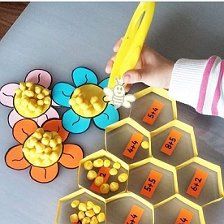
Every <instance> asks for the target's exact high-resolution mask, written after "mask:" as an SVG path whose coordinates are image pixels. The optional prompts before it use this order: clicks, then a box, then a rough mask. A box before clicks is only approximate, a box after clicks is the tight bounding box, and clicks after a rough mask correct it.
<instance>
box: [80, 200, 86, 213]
mask: <svg viewBox="0 0 224 224" xmlns="http://www.w3.org/2000/svg"><path fill="white" fill-rule="evenodd" d="M79 210H80V211H83V212H86V211H87V208H86V204H85V203H82V202H81V203H79Z"/></svg>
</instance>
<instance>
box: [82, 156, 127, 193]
mask: <svg viewBox="0 0 224 224" xmlns="http://www.w3.org/2000/svg"><path fill="white" fill-rule="evenodd" d="M112 163H113V164H112ZM83 166H84V169H85V170H87V171H88V172H87V179H88V180H90V181H94V184H95V185H96V186H97V187H99V189H100V193H101V194H108V193H109V192H110V191H111V192H116V191H118V190H119V183H118V182H120V183H124V182H126V181H127V179H128V174H127V173H121V174H119V175H118V171H119V169H120V168H121V164H120V163H118V162H112V161H110V160H109V159H101V158H99V159H96V160H94V161H90V160H88V161H86V162H85V163H84V165H83ZM101 167H107V168H110V170H109V174H110V175H111V176H116V175H118V182H115V181H113V182H111V183H104V178H103V177H102V176H98V174H97V172H96V171H95V170H94V168H101Z"/></svg>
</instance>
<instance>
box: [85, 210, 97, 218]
mask: <svg viewBox="0 0 224 224" xmlns="http://www.w3.org/2000/svg"><path fill="white" fill-rule="evenodd" d="M85 214H86V216H88V217H90V218H92V217H93V216H94V215H95V212H94V211H93V210H92V209H91V210H88V211H86V213H85Z"/></svg>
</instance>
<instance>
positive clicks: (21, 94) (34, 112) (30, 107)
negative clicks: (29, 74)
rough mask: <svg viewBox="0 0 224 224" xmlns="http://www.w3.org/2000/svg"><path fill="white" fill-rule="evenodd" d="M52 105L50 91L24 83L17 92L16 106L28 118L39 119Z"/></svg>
mask: <svg viewBox="0 0 224 224" xmlns="http://www.w3.org/2000/svg"><path fill="white" fill-rule="evenodd" d="M50 105H51V97H50V91H49V90H48V89H45V88H44V87H43V86H40V85H37V84H33V83H31V82H22V83H20V85H19V89H17V90H16V94H15V97H14V106H15V109H16V110H17V111H18V113H19V114H20V115H22V116H24V117H26V118H34V117H39V116H40V115H41V114H43V113H45V112H46V111H47V110H48V109H49V107H50Z"/></svg>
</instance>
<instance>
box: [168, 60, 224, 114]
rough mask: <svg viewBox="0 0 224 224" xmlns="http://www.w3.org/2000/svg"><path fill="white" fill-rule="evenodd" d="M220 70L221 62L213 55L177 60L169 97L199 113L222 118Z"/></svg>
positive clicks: (223, 94)
mask: <svg viewBox="0 0 224 224" xmlns="http://www.w3.org/2000/svg"><path fill="white" fill-rule="evenodd" d="M223 71H224V63H223V61H222V60H221V59H220V58H219V57H217V56H212V57H210V58H209V59H207V60H192V59H180V60H178V61H177V62H176V63H175V65H174V68H173V72H172V76H171V82H170V88H169V95H170V96H171V97H172V98H174V99H175V100H177V101H180V102H182V103H185V104H188V105H190V106H192V107H194V108H195V109H196V110H197V111H198V112H199V113H203V114H208V115H217V116H222V117H224V91H223V90H224V78H223Z"/></svg>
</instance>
